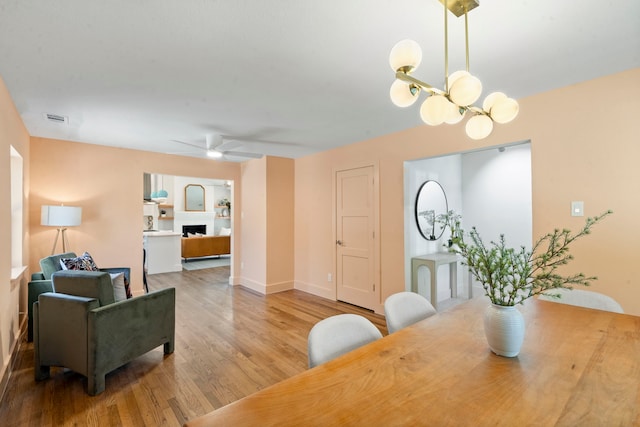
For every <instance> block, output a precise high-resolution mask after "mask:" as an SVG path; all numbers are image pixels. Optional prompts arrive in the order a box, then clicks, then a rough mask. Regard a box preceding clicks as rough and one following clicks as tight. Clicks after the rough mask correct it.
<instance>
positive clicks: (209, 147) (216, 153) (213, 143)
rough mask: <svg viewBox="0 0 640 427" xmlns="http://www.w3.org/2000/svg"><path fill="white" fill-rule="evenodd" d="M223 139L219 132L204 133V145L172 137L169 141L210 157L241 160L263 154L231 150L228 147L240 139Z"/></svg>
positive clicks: (259, 156) (257, 157) (256, 157)
mask: <svg viewBox="0 0 640 427" xmlns="http://www.w3.org/2000/svg"><path fill="white" fill-rule="evenodd" d="M224 139H225V136H223V135H221V134H207V135H205V145H204V146H202V145H200V144H197V143H191V142H186V141H181V140H179V139H172V140H171V141H173V142H177V143H180V144H183V145H188V146H190V147H193V148H196V149H198V151H200V152H202V153H203V154H206V156H207V157H209V158H212V159H222V160H226V161H242V160H246V159H259V158H261V157H262V156H264V154H260V153H248V152H245V151H236V150H232V149H231V148H230V147H231V146H236V145H238V144H237V141H240V139H237V138H235V139H231V140H229V141H225V140H224ZM234 142H235V144H234Z"/></svg>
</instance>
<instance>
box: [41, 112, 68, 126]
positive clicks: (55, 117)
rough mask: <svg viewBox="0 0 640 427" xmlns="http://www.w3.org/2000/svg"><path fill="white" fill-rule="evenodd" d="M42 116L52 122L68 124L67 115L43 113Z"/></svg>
mask: <svg viewBox="0 0 640 427" xmlns="http://www.w3.org/2000/svg"><path fill="white" fill-rule="evenodd" d="M44 118H45V119H46V120H47V121H50V122H53V123H60V124H67V125H68V124H69V117H67V116H61V115H59V114H51V113H45V114H44Z"/></svg>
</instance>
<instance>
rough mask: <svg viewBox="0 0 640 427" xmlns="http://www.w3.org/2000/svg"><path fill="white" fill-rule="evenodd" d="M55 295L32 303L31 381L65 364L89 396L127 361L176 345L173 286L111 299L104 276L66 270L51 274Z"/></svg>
mask: <svg viewBox="0 0 640 427" xmlns="http://www.w3.org/2000/svg"><path fill="white" fill-rule="evenodd" d="M52 282H53V285H54V288H55V290H56V292H55V293H54V292H45V293H43V294H40V295H39V296H38V301H37V302H36V303H35V304H34V305H33V320H34V321H33V325H34V335H33V342H34V355H35V357H34V363H35V366H34V368H35V379H36V380H37V381H39V380H44V379H46V378H48V377H49V372H50V369H49V368H50V366H64V367H66V368H69V369H71V370H73V371H75V372H78V373H80V374H82V375H84V376H85V377H87V393H88V394H90V395H92V396H93V395H96V394H99V393H102V392H103V391H104V389H105V375H106V374H107V373H109V372H111V371H113V370H114V369H117V368H119V367H120V366H122V365H124V364H125V363H128V362H130V361H131V360H133V359H135V358H137V357H139V356H141V355H142V354H144V353H146V352H148V351H150V350H153V349H154V348H156V347H158V346H161V345H162V346H164V353H165V354H171V353H173V351H174V345H175V344H174V343H175V288H168V289H162V290H160V291H154V292H150V293H147V294H144V295H141V296H138V297H134V298H130V299H127V300H124V301H118V302H116V301H115V298H114V292H113V287H112V284H111V277H110V276H109V274H107V273H105V272H97V271H78V270H67V271H59V272H56V273H54V274H53V276H52Z"/></svg>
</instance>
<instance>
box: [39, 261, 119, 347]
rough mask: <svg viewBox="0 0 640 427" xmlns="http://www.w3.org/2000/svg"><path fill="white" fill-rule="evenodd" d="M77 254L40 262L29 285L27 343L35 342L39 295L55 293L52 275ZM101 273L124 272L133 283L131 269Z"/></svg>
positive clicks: (110, 269) (109, 269)
mask: <svg viewBox="0 0 640 427" xmlns="http://www.w3.org/2000/svg"><path fill="white" fill-rule="evenodd" d="M75 257H76V254H75V253H73V252H67V253H63V254H57V255H51V256H48V257H46V258H42V259H41V260H40V269H41V270H42V271H38V272H37V273H33V274H32V275H31V281H30V282H29V285H28V291H27V294H28V295H27V305H28V307H27V312H28V315H29V321H28V325H27V341H29V342H31V341H32V340H33V303H34V302H36V301H38V295H40V294H42V293H44V292H53V285H52V284H51V275H53V273H55V272H56V271H60V270H62V266H61V265H60V260H61V259H62V258H75ZM100 271H106V272H108V273H119V272H123V273H124V276H125V277H126V278H127V280H128V281H129V282H131V278H130V275H131V269H129V268H126V267H124V268H101V269H100Z"/></svg>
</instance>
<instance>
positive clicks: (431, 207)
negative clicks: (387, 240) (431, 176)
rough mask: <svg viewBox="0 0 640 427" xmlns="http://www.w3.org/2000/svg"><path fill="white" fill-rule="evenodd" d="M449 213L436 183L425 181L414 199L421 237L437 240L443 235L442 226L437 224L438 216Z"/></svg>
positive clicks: (442, 190) (443, 195) (440, 189)
mask: <svg viewBox="0 0 640 427" xmlns="http://www.w3.org/2000/svg"><path fill="white" fill-rule="evenodd" d="M448 211H449V206H448V205H447V196H446V194H445V193H444V189H443V188H442V186H441V185H440V184H439V183H438V181H426V182H424V183H423V184H422V185H421V186H420V188H419V189H418V196H417V197H416V211H415V214H416V224H418V231H420V234H421V235H422V237H424V238H425V239H427V240H438V239H439V238H440V237H442V233H444V226H443V225H441V224H438V223H437V221H436V220H437V218H438V215H443V214H446V213H447V212H448Z"/></svg>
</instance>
